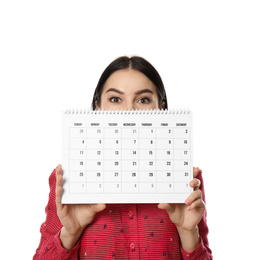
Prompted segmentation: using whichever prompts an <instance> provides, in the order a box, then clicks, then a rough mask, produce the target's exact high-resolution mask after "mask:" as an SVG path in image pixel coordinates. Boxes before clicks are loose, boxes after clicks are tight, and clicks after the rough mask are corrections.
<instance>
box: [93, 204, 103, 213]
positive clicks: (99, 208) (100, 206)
mask: <svg viewBox="0 0 260 260" xmlns="http://www.w3.org/2000/svg"><path fill="white" fill-rule="evenodd" d="M105 208H106V204H101V203H99V204H93V205H92V207H91V209H92V212H93V213H94V214H96V213H98V212H100V211H102V210H104V209H105Z"/></svg>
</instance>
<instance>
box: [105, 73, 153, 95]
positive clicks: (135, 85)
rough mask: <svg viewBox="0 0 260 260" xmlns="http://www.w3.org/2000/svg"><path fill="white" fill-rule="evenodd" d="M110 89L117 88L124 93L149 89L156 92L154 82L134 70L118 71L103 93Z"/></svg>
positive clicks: (107, 82)
mask: <svg viewBox="0 0 260 260" xmlns="http://www.w3.org/2000/svg"><path fill="white" fill-rule="evenodd" d="M109 88H117V89H118V90H121V91H122V92H132V91H133V92H135V91H138V90H141V89H143V88H147V89H150V90H152V91H153V92H156V87H155V85H154V84H153V82H152V81H151V80H150V79H149V78H148V77H147V76H145V75H144V74H143V73H141V72H140V71H137V70H133V69H124V70H118V71H116V72H114V73H113V74H111V75H110V77H109V78H108V79H107V81H106V83H105V84H104V87H103V92H105V91H106V90H108V89H109Z"/></svg>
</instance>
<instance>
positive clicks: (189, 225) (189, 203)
mask: <svg viewBox="0 0 260 260" xmlns="http://www.w3.org/2000/svg"><path fill="white" fill-rule="evenodd" d="M198 173H199V168H193V177H194V179H193V180H192V181H191V182H190V186H191V187H192V188H193V189H194V191H193V192H192V193H191V195H190V196H189V197H188V198H187V199H186V201H185V204H173V203H160V204H159V205H158V207H159V208H160V209H165V210H166V211H167V212H168V214H169V217H170V219H171V221H172V222H173V223H174V224H175V225H176V227H177V230H178V232H179V235H180V237H181V235H184V236H186V237H187V235H188V236H189V234H190V235H192V236H193V237H197V238H198V236H197V234H198V227H197V225H198V223H199V222H200V220H201V218H202V216H203V213H204V211H205V203H204V202H203V200H202V192H201V190H200V189H199V187H200V180H199V179H196V177H197V175H198ZM194 235H195V236H194ZM182 242H183V241H182ZM197 242H198V241H197ZM197 242H196V244H197ZM182 244H183V243H182ZM184 249H185V248H184ZM194 249H195V248H194ZM186 251H191V249H190V250H186Z"/></svg>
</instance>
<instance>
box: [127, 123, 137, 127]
mask: <svg viewBox="0 0 260 260" xmlns="http://www.w3.org/2000/svg"><path fill="white" fill-rule="evenodd" d="M135 125H136V124H135V123H124V126H135Z"/></svg>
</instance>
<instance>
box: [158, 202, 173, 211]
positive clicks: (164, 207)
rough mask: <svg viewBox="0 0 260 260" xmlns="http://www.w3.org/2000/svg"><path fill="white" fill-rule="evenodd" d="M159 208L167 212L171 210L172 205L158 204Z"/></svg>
mask: <svg viewBox="0 0 260 260" xmlns="http://www.w3.org/2000/svg"><path fill="white" fill-rule="evenodd" d="M158 208H159V209H166V210H167V209H169V208H170V204H169V203H160V204H158Z"/></svg>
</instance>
